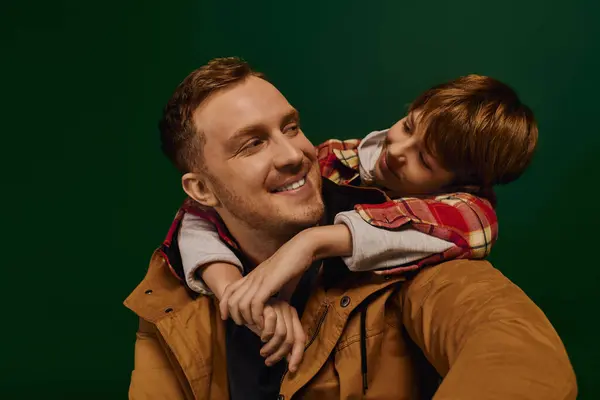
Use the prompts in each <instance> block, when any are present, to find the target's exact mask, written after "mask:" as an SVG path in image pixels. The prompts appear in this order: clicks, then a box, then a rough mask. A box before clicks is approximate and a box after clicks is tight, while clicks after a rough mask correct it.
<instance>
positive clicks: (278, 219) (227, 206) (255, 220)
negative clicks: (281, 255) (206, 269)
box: [209, 176, 324, 241]
mask: <svg viewBox="0 0 600 400" xmlns="http://www.w3.org/2000/svg"><path fill="white" fill-rule="evenodd" d="M209 179H210V180H211V183H212V186H213V190H214V191H215V195H216V196H217V198H218V199H219V202H220V203H221V207H220V208H222V209H224V210H226V212H227V213H229V214H230V215H231V216H232V217H234V218H235V219H236V220H237V221H239V222H241V223H242V224H243V225H245V226H246V227H247V228H249V229H251V230H256V231H257V233H258V232H260V233H262V235H260V236H263V237H271V238H273V239H275V240H277V239H279V240H281V239H284V240H286V241H287V240H289V239H291V238H292V237H293V236H295V235H296V234H298V233H299V232H300V231H302V230H304V229H307V228H310V227H312V226H315V225H317V224H318V223H319V221H321V218H322V217H323V214H324V204H323V200H322V198H321V195H320V192H319V194H318V201H314V202H312V203H311V204H309V205H307V206H306V207H305V208H304V209H303V210H302V211H301V212H300V213H297V214H296V215H294V216H293V218H289V217H290V216H289V215H286V214H285V213H282V212H280V211H281V210H279V209H277V208H273V209H271V215H266V213H265V211H264V210H265V209H264V206H261V205H260V204H258V203H256V202H253V201H252V199H248V198H246V197H243V196H239V195H237V194H236V193H234V192H233V191H231V190H230V189H229V188H228V187H227V186H225V185H223V184H221V183H220V182H219V181H218V180H217V179H215V178H214V177H212V176H210V177H209ZM261 209H262V210H263V211H262V212H261V211H260V210H261Z"/></svg>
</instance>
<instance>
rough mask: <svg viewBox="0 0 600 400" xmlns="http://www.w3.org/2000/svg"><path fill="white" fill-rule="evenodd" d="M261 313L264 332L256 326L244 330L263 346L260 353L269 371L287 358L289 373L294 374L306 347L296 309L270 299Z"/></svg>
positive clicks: (304, 335) (249, 326) (304, 336)
mask: <svg viewBox="0 0 600 400" xmlns="http://www.w3.org/2000/svg"><path fill="white" fill-rule="evenodd" d="M264 312H265V314H264V328H263V329H260V328H259V327H258V326H256V325H250V324H246V326H247V327H248V329H250V330H251V331H252V332H254V333H255V334H256V335H258V336H259V337H260V339H261V340H262V341H263V343H265V345H264V346H263V347H262V348H261V349H260V355H261V356H262V357H264V358H265V365H266V366H267V367H270V366H272V365H275V364H276V363H277V362H278V361H279V360H281V359H282V358H284V357H287V359H288V369H289V370H290V372H296V370H297V369H298V365H299V364H300V362H301V361H302V356H303V355H304V346H305V344H306V334H305V333H304V329H303V328H302V324H301V323H300V319H299V318H298V313H297V312H296V309H295V308H294V307H292V306H290V305H289V304H288V303H286V302H284V301H281V300H276V299H273V300H270V301H269V302H268V303H267V304H266V305H265V308H264Z"/></svg>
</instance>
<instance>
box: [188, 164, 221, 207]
mask: <svg viewBox="0 0 600 400" xmlns="http://www.w3.org/2000/svg"><path fill="white" fill-rule="evenodd" d="M181 186H183V190H184V191H185V192H186V193H187V195H188V196H190V197H191V198H192V199H194V200H196V201H197V202H198V203H200V204H202V205H205V206H208V207H216V206H218V205H219V199H217V197H216V196H215V193H214V191H213V189H212V185H211V184H210V181H209V180H208V179H207V178H206V176H205V175H203V174H199V173H196V172H188V173H186V174H184V175H183V176H182V177H181Z"/></svg>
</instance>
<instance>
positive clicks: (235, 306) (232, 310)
mask: <svg viewBox="0 0 600 400" xmlns="http://www.w3.org/2000/svg"><path fill="white" fill-rule="evenodd" d="M248 288H249V287H248V285H240V287H239V288H237V289H236V291H235V293H233V294H232V295H231V296H230V297H229V299H228V300H227V307H228V308H229V316H230V317H231V319H233V320H234V321H235V323H236V324H238V325H244V320H243V318H242V316H241V314H240V310H239V301H240V299H241V298H242V297H243V296H244V293H246V291H247V290H248Z"/></svg>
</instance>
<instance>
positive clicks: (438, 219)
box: [355, 193, 498, 273]
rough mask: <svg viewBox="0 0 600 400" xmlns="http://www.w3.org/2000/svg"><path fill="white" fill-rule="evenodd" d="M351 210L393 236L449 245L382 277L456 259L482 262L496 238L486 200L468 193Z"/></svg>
mask: <svg viewBox="0 0 600 400" xmlns="http://www.w3.org/2000/svg"><path fill="white" fill-rule="evenodd" d="M355 210H356V211H357V212H358V215H359V216H360V217H361V218H362V219H363V221H365V222H366V223H367V224H369V225H371V226H373V227H377V228H383V229H385V230H388V231H395V232H403V231H405V230H407V229H411V230H416V231H419V232H421V233H424V234H426V235H428V236H431V237H435V238H437V239H441V240H443V241H446V242H448V243H452V244H453V246H452V247H450V248H448V249H447V250H444V251H443V252H441V253H435V252H432V254H431V256H429V257H425V258H423V259H419V260H418V261H417V262H416V263H415V264H413V265H412V266H410V267H406V266H401V267H397V268H393V269H390V270H387V271H385V273H395V272H404V271H406V270H407V269H415V268H418V267H420V266H423V265H429V264H438V263H440V262H442V261H446V260H450V259H456V258H470V259H477V258H484V257H486V256H487V255H488V254H489V253H490V251H491V249H492V246H493V245H494V243H495V242H496V240H497V238H498V219H497V216H496V212H495V210H494V208H493V207H492V205H491V204H490V203H489V202H488V201H487V200H485V199H483V198H480V197H477V196H474V195H472V194H469V193H450V194H445V195H442V196H437V197H435V198H425V199H422V198H413V197H410V198H408V197H407V198H400V199H396V200H394V201H389V202H386V203H383V204H361V205H357V206H356V207H355ZM357 237H358V236H357ZM431 243H434V242H433V241H432V242H431ZM438 243H439V242H438Z"/></svg>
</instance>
